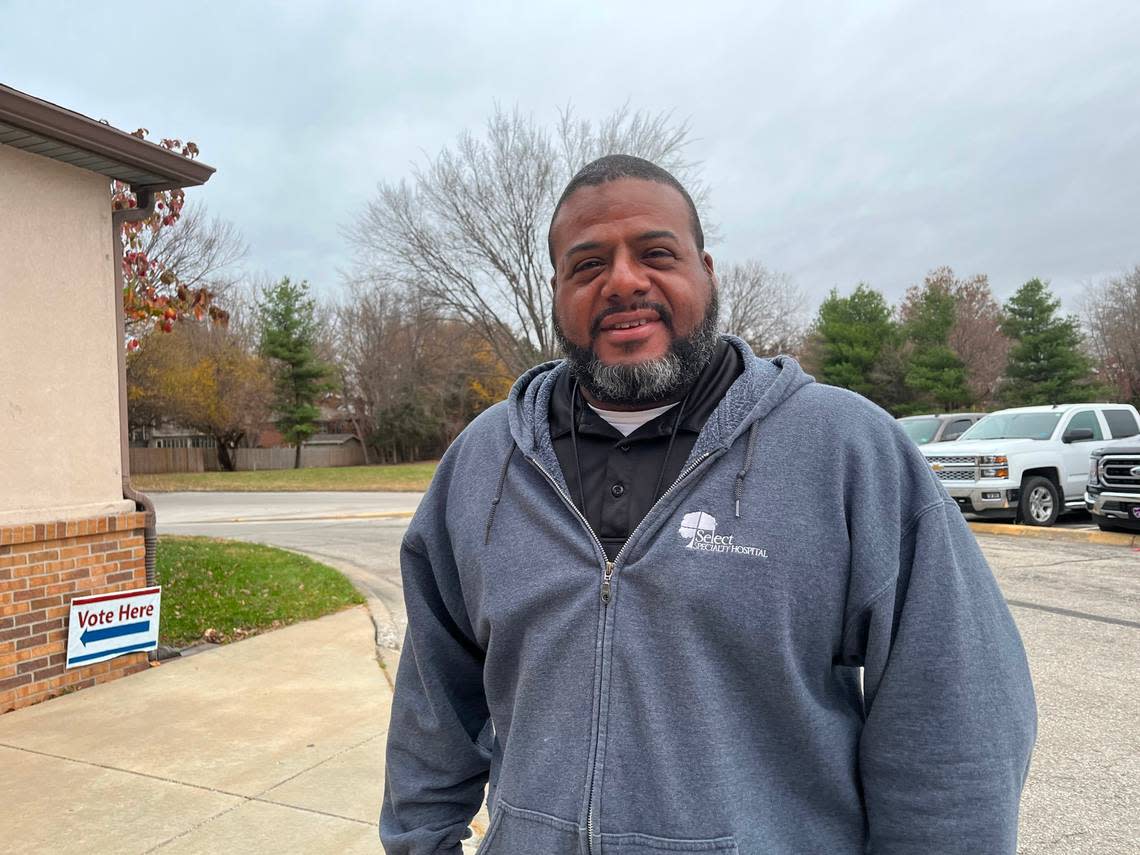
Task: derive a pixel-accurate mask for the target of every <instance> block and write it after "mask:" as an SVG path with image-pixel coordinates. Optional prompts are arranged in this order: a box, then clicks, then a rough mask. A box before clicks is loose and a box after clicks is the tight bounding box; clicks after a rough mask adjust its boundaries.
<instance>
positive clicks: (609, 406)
mask: <svg viewBox="0 0 1140 855" xmlns="http://www.w3.org/2000/svg"><path fill="white" fill-rule="evenodd" d="M578 390H579V391H580V392H581V393H582V397H583V398H585V399H586V403H588V404H589V405H590V406H592V407H596V408H597V409H599V410H612V411H614V412H618V413H632V412H637V411H638V410H652V409H654V408H655V407H664V406H667V405H668V404H675V403H677V402H678V401H680V400H681V399H682V398H684V397H685V395H687V394H688V393H689V390H688V389H682V390H681V391H679V392H677V393H676V394H675V395H672V396H670V397H668V398H665V399H663V400H660V401H636V402H632V403H631V402H628V401H599V400H598V399H597V398H595V397H594V396H593V395H591V394H590V393H589V392H587V391H586V390H585V389H584V388H582V387H581V386H579V387H578Z"/></svg>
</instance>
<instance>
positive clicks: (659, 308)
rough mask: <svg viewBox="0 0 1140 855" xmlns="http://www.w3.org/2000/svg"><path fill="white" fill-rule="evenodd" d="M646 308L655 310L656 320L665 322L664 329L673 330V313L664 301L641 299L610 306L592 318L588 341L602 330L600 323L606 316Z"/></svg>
mask: <svg viewBox="0 0 1140 855" xmlns="http://www.w3.org/2000/svg"><path fill="white" fill-rule="evenodd" d="M646 309H648V310H649V311H651V312H656V313H657V318H658V320H660V321H661V323H663V324H665V329H667V330H669V332H670V333H672V332H674V330H673V313H672V312H670V311H669V308H668V307H667V306H666V305H665V304H664V303H654V302H653V301H651V300H642V301H640V302H638V303H630V304H629V305H628V306H610V307H609V308H608V309H606V310H605V311H603V312H601V313H599V314H598V316H597V317H596V318H594V320H593V323H591V324H590V341H593V340H594V339H595V338H597V337H598V333H600V332H601V331H602V324H603V323H604V322H605V320H606V318H608V317H610V316H611V315H620V314H621V313H622V312H639V311H644V310H646Z"/></svg>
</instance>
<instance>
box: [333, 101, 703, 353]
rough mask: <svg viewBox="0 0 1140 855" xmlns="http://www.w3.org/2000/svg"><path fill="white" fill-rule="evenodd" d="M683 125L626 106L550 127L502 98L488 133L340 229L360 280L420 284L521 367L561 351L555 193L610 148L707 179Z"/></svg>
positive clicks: (696, 188) (447, 312)
mask: <svg viewBox="0 0 1140 855" xmlns="http://www.w3.org/2000/svg"><path fill="white" fill-rule="evenodd" d="M688 142H689V128H688V125H687V124H686V123H680V124H675V123H673V122H672V120H671V117H670V116H669V114H659V115H646V114H643V113H638V112H630V111H629V110H628V109H624V108H623V109H622V110H619V111H617V112H616V113H614V114H613V115H612V116H610V117H609V118H607V119H605V120H603V121H602V122H601V123H599V124H597V125H595V124H594V123H592V122H589V121H584V120H576V119H575V118H574V117H573V115H572V113H571V112H570V110H566V111H564V112H563V113H562V114H561V120H560V122H559V123H558V125H557V126H556V127H555V129H554V131H553V133H552V132H550V131H548V130H547V129H545V128H543V127H541V126H540V125H539V124H538V123H537V122H536V121H535V119H534V118H533V117H532V116H526V115H523V114H521V113H520V112H519V111H518V110H517V109H515V110H514V111H511V112H507V111H505V110H504V109H502V108H501V107H498V106H496V108H495V110H494V112H493V114H492V115H491V117H490V118H489V119H488V121H487V126H486V129H485V133H484V134H483V135H482V136H478V137H477V136H475V135H473V134H471V133H463V134H462V135H460V137H459V139H458V140H457V141H456V143H455V144H454V146H452V147H450V148H445V149H443V150H442V151H441V152H440V153H439V154H438V155H437V156H436V157H435V158H433V159H430V160H428V161H427V162H426V163H424V164H423V165H421V166H417V167H415V168H414V169H413V173H412V176H411V178H410V179H409V180H405V181H401V182H399V183H397V184H388V183H384V184H380V185H379V187H378V188H377V192H376V196H375V197H374V198H373V199H372V200H371V201H370V202H369V203H368V204H367V205H366V206H365V208H364V210H363V211H361V213H360V215H359V216H358V218H357V219H356V221H355V222H353V223H352V224H350V225H348V226H346V227H344V229H343V232H344V234H345V237H346V238H347V240H348V241H349V242H350V243H351V245H352V246H353V247H354V249H355V250H356V253H357V257H356V259H355V273H356V275H357V278H364V279H371V280H373V281H386V282H390V283H392V284H395V285H399V286H402V287H404V288H407V289H414V290H415V291H416V292H417V293H419V294H420V295H422V297H423V298H424V299H425V300H427V301H428V302H429V303H430V304H432V305H433V306H434V309H435V311H436V312H437V313H438V314H439V315H440V316H441V317H443V316H446V317H451V318H454V319H457V320H460V321H462V322H464V323H465V324H467V325H468V326H469V327H470V328H471V329H472V330H473V331H474V332H475V333H476V334H477V335H478V336H479V337H480V338H481V339H482V340H483V341H484V342H486V343H487V345H488V346H489V347H490V348H491V349H492V350H493V351H494V353H495V354H496V356H497V357H498V358H499V359H500V360H501V361H502V362H503V363H504V364H505V365H506V366H507V368H508V370H509V371H510V372H512V373H514V374H519V373H521V372H523V371H524V370H526V369H527V368H529V367H530V366H531V365H533V364H534V363H535V362H536V361H539V360H543V359H549V358H553V357H554V356H555V355H556V344H555V340H554V334H553V329H552V325H551V296H552V295H551V287H550V267H549V260H548V255H547V247H546V231H547V227H548V225H549V222H550V217H551V214H552V212H553V209H554V204H555V202H556V201H557V196H558V193H560V192H561V190H562V187H563V186H564V185H565V184H566V182H567V181H568V180H569V179H570V177H571V176H572V175H573V173H574V172H576V171H577V170H578V169H579V168H580V167H582V166H583V165H585V164H586V163H587V162H588V161H589V160H591V159H592V158H595V157H599V156H601V155H603V154H610V153H615V152H622V153H626V154H634V155H639V156H642V157H647V158H649V159H652V160H654V161H655V162H656V163H659V164H660V165H661V166H663V167H665V168H666V169H669V170H670V171H672V172H674V174H676V175H677V176H678V178H680V179H681V180H684V181H687V182H688V183H689V184H690V185H691V191H692V192H694V193H695V196H696V197H697V198H700V197H701V196H703V187H702V185H701V184H700V182H699V181H696V180H695V178H694V171H695V167H694V165H693V164H691V163H689V162H688V161H686V160H685V159H684V158H683V152H684V149H685V147H686V145H687V144H688Z"/></svg>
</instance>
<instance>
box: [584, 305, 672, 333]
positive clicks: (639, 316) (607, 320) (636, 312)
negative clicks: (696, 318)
mask: <svg viewBox="0 0 1140 855" xmlns="http://www.w3.org/2000/svg"><path fill="white" fill-rule="evenodd" d="M671 320H672V318H671V316H670V315H669V311H668V309H666V308H665V307H664V306H660V307H659V306H657V305H641V306H630V307H628V308H623V309H619V310H616V311H615V310H614V309H610V310H609V311H607V312H606V313H604V314H603V315H602V316H601V317H600V318H598V319H597V320H595V321H594V324H593V327H594V328H593V330H592V331H591V337H593V336H597V335H600V334H601V333H610V334H611V335H612V334H614V333H621V332H626V334H627V335H628V334H629V333H628V332H627V331H628V330H636V329H638V328H639V327H645V326H649V325H650V324H659V323H663V324H664V325H665V326H666V327H667V328H668V327H670V326H671V325H670V321H671Z"/></svg>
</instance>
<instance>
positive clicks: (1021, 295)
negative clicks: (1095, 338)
mask: <svg viewBox="0 0 1140 855" xmlns="http://www.w3.org/2000/svg"><path fill="white" fill-rule="evenodd" d="M1060 307H1061V301H1060V300H1058V299H1056V298H1055V297H1053V295H1052V293H1051V292H1050V291H1049V286H1048V285H1046V284H1045V283H1044V282H1042V281H1041V280H1040V279H1030V280H1029V281H1028V282H1026V283H1025V284H1024V285H1022V286H1021V287H1020V288H1019V289H1017V293H1015V294H1014V295H1013V296H1012V297H1011V298H1010V299H1009V300H1008V301H1007V302H1006V304H1005V317H1004V319H1003V321H1002V325H1001V329H1002V332H1003V333H1005V334H1006V335H1007V336H1009V337H1010V338H1011V339H1013V341H1014V344H1013V347H1012V348H1011V349H1010V352H1009V363H1008V365H1007V366H1006V372H1005V375H1006V376H1005V382H1004V383H1003V385H1002V389H1001V398H1002V400H1003V402H1004V403H1005V404H1006V405H1007V406H1028V405H1032V404H1063V403H1071V402H1073V401H1079V400H1081V399H1082V398H1083V397H1085V396H1086V395H1090V393H1091V392H1093V390H1092V389H1091V388H1090V386H1089V383H1088V379H1089V374H1090V372H1091V370H1092V361H1091V360H1090V359H1089V358H1088V356H1086V355H1085V353H1084V352H1083V351H1082V349H1081V344H1082V340H1081V332H1080V325H1079V322H1078V320H1077V318H1076V317H1074V316H1072V315H1070V316H1067V317H1061V316H1059V315H1058V314H1057V310H1058V309H1059V308H1060Z"/></svg>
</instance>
